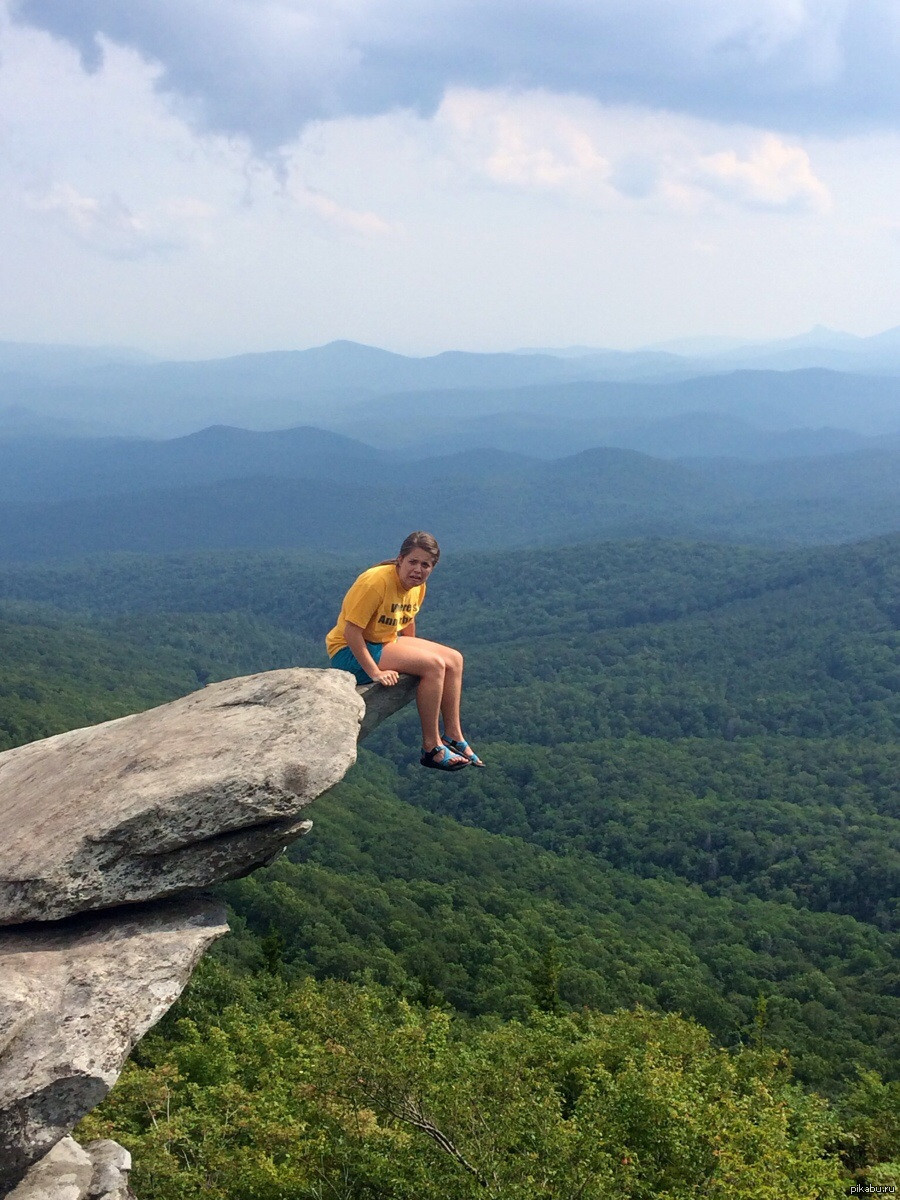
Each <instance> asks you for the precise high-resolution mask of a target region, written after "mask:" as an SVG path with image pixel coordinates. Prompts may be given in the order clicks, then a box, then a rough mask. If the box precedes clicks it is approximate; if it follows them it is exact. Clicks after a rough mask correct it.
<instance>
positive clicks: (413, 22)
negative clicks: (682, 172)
mask: <svg viewBox="0 0 900 1200" xmlns="http://www.w3.org/2000/svg"><path fill="white" fill-rule="evenodd" d="M8 3H9V4H10V5H11V6H12V7H11V11H12V13H13V14H14V16H15V17H16V18H17V19H18V20H19V21H22V22H27V23H31V24H33V25H36V26H38V27H40V28H42V29H44V30H47V31H49V32H51V33H52V34H54V35H56V36H57V37H61V38H64V39H66V40H68V41H69V42H71V43H72V44H73V45H75V46H77V47H78V49H79V51H80V53H81V55H82V61H83V63H84V66H85V67H86V69H89V70H94V69H96V68H97V66H98V64H99V62H100V61H101V59H102V56H103V44H104V43H103V39H104V38H106V39H109V40H110V41H113V42H119V43H121V44H124V45H127V46H130V47H133V48H135V49H137V50H139V51H140V53H141V54H142V55H143V56H145V57H146V58H147V59H148V60H151V61H153V62H155V63H158V64H159V65H160V74H159V77H158V87H159V88H160V89H161V90H163V91H164V92H166V93H167V94H169V95H170V96H172V97H174V98H175V99H176V101H177V103H179V104H181V105H183V106H184V109H185V112H187V113H189V114H190V115H191V117H192V119H193V120H194V121H195V122H196V123H197V124H200V125H203V126H204V127H206V128H209V129H212V130H215V131H217V132H224V133H231V134H238V135H241V136H245V137H247V138H248V139H249V140H250V141H251V143H252V144H253V145H254V146H255V147H256V149H257V150H258V151H262V152H265V151H271V150H274V149H276V148H278V147H281V146H284V145H286V144H288V143H289V142H290V141H291V140H292V139H294V138H295V136H296V134H297V133H298V131H299V130H300V129H301V128H302V127H303V126H304V125H305V124H306V123H308V122H309V121H311V120H315V119H322V118H329V117H334V116H341V115H371V114H375V113H379V112H385V111H388V110H390V109H392V108H395V107H408V108H412V109H414V110H416V111H418V112H420V113H423V114H428V115H430V114H432V113H433V112H435V111H436V110H437V108H438V107H439V105H440V102H441V99H442V97H443V96H444V94H445V92H446V91H447V90H448V89H450V88H453V87H457V88H467V87H468V88H480V89H491V88H508V89H516V88H522V89H547V90H550V91H554V92H557V93H570V94H580V95H583V96H589V97H592V98H594V99H596V100H598V101H600V102H602V103H607V104H634V105H643V106H646V107H649V108H657V109H665V110H669V111H673V112H680V113H685V114H691V115H694V116H699V117H703V118H707V119H710V120H719V121H736V122H743V123H748V124H754V125H757V126H764V127H770V128H773V129H777V130H780V131H793V132H803V131H806V132H809V131H820V132H829V131H835V130H839V131H850V130H860V129H867V128H869V129H877V128H891V127H896V126H897V125H898V124H900V82H898V81H900V5H897V3H896V0H443V2H442V3H441V4H435V3H434V2H433V0H128V3H127V4H123V3H122V2H121V0H78V3H77V4H76V3H73V2H72V0H8Z"/></svg>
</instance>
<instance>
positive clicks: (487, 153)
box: [438, 88, 610, 193]
mask: <svg viewBox="0 0 900 1200" xmlns="http://www.w3.org/2000/svg"><path fill="white" fill-rule="evenodd" d="M438 125H439V127H441V128H443V129H444V130H445V131H446V132H447V133H448V134H449V136H450V137H451V138H452V139H453V141H454V143H455V146H456V150H457V154H458V156H459V158H460V159H461V160H463V161H468V163H469V164H470V165H471V166H472V167H474V168H475V169H477V170H478V171H480V172H481V173H483V174H484V175H486V176H487V177H488V178H489V179H491V180H493V181H494V182H495V183H500V184H508V185H511V186H514V187H520V188H526V189H536V190H547V191H567V192H575V193H584V192H589V191H593V190H596V189H597V188H598V187H600V186H602V185H603V184H604V183H605V180H606V178H607V176H608V175H609V170H610V165H609V162H608V161H607V159H606V158H604V156H603V155H602V154H601V153H600V152H599V151H598V149H597V145H596V143H595V140H594V133H593V130H592V129H591V128H590V126H589V124H588V122H586V121H584V120H581V119H579V115H578V114H575V113H571V112H569V111H567V106H566V105H564V104H560V103H558V102H555V99H554V98H553V97H548V96H545V95H543V94H541V93H524V94H523V93H518V94H515V95H511V94H509V93H499V92H484V91H477V90H475V89H471V88H469V89H461V90H454V91H452V92H450V93H448V95H447V96H446V97H445V99H444V103H443V104H442V105H441V108H440V110H439V112H438Z"/></svg>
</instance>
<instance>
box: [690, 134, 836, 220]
mask: <svg viewBox="0 0 900 1200" xmlns="http://www.w3.org/2000/svg"><path fill="white" fill-rule="evenodd" d="M693 178H694V182H695V183H696V184H697V185H698V186H699V187H702V188H705V189H707V190H708V191H710V192H712V193H713V194H714V195H717V196H720V197H722V198H723V199H725V200H730V201H734V202H735V203H737V204H745V205H747V206H748V207H750V208H760V209H771V210H778V211H788V212H791V211H794V212H809V211H813V212H824V211H827V209H828V208H830V206H831V196H830V194H829V192H828V188H827V187H826V186H825V184H824V183H822V181H821V180H820V179H818V178H817V177H816V175H815V173H814V172H813V170H812V166H811V165H810V161H809V155H808V154H807V153H806V151H805V150H803V149H802V148H801V147H799V146H788V145H787V144H786V143H785V142H783V141H782V140H781V139H780V138H778V137H775V136H774V135H772V134H769V135H768V136H766V137H764V138H763V139H762V141H761V142H760V143H759V145H758V146H757V147H756V148H755V149H754V150H753V151H752V153H751V154H750V155H749V156H748V157H746V158H741V157H740V156H739V155H738V154H737V153H736V152H735V151H734V150H723V151H720V152H719V153H717V154H708V155H702V156H701V157H700V158H699V159H698V161H697V164H696V167H695V168H694V170H693Z"/></svg>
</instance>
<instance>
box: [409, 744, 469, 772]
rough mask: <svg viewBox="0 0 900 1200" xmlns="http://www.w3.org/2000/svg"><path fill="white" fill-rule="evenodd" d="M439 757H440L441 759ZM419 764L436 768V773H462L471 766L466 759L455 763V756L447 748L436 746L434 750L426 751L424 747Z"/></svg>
mask: <svg viewBox="0 0 900 1200" xmlns="http://www.w3.org/2000/svg"><path fill="white" fill-rule="evenodd" d="M437 755H440V758H438V757H437ZM419 762H420V763H421V764H422V766H423V767H434V769H435V770H436V771H461V770H462V769H463V767H467V766H468V765H469V764H468V761H467V760H466V759H465V758H463V759H462V761H461V762H460V761H456V762H454V761H453V755H452V754H451V753H450V751H449V750H448V749H447V747H446V746H435V748H434V749H433V750H426V749H425V747H424V746H423V747H422V757H421V758H420V759H419Z"/></svg>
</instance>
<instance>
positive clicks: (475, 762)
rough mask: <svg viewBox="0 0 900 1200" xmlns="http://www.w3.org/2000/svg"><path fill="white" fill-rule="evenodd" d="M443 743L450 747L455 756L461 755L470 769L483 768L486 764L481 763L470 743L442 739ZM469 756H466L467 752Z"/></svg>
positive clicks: (453, 739)
mask: <svg viewBox="0 0 900 1200" xmlns="http://www.w3.org/2000/svg"><path fill="white" fill-rule="evenodd" d="M441 741H442V742H443V743H444V745H445V746H448V747H449V748H450V749H451V750H452V751H453V752H454V754H460V755H462V757H463V758H464V759H465V760H466V762H467V763H468V764H469V766H470V767H483V766H484V765H485V764H484V763H483V762H482V761H481V759H480V758H479V757H478V755H477V754H476V753H475V751H474V750H473V749H472V747H471V746H470V745H469V743H468V742H467V741H465V740H463V741H460V742H458V741H457V740H456V739H455V738H448V737H442V738H441ZM467 750H468V751H469V752H470V753H469V754H466V751H467Z"/></svg>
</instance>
